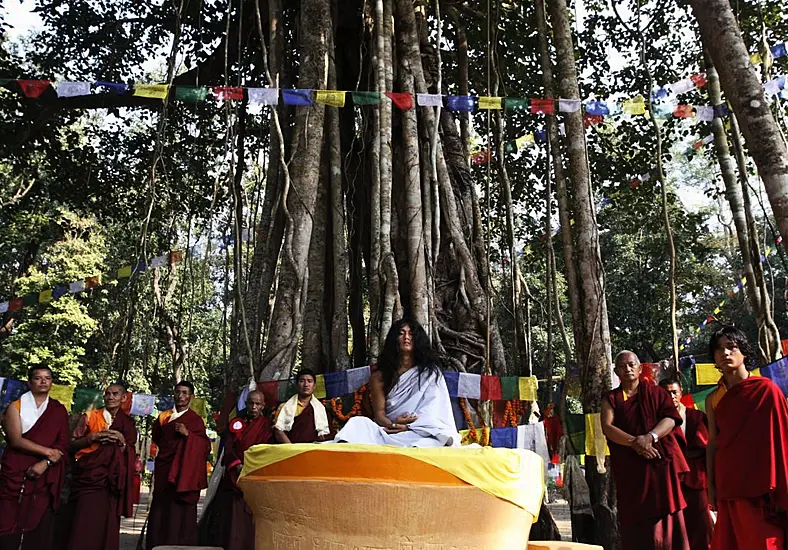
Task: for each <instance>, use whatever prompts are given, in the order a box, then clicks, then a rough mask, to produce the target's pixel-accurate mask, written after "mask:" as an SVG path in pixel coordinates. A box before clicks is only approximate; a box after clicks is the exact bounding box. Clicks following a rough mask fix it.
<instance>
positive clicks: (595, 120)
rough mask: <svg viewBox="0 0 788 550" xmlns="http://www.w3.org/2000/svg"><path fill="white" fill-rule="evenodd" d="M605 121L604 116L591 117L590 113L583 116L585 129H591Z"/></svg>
mask: <svg viewBox="0 0 788 550" xmlns="http://www.w3.org/2000/svg"><path fill="white" fill-rule="evenodd" d="M604 121H605V117H603V116H602V115H589V114H588V113H586V114H584V115H583V127H584V128H590V127H591V126H596V125H597V124H600V123H602V122H604Z"/></svg>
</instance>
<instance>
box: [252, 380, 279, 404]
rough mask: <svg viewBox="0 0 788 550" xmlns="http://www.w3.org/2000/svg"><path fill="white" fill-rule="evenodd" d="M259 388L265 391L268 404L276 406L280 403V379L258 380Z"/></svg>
mask: <svg viewBox="0 0 788 550" xmlns="http://www.w3.org/2000/svg"><path fill="white" fill-rule="evenodd" d="M257 389H258V390H260V391H261V392H263V395H264V396H265V404H266V405H269V406H271V407H276V406H277V405H278V404H279V381H277V380H271V381H269V382H258V383H257Z"/></svg>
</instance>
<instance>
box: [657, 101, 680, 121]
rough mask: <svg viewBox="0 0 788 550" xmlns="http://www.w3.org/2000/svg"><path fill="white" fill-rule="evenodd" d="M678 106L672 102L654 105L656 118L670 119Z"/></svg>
mask: <svg viewBox="0 0 788 550" xmlns="http://www.w3.org/2000/svg"><path fill="white" fill-rule="evenodd" d="M676 108H677V105H675V104H673V103H670V102H662V103H656V104H654V118H670V117H671V116H673V112H674V111H675V110H676Z"/></svg>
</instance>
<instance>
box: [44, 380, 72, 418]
mask: <svg viewBox="0 0 788 550" xmlns="http://www.w3.org/2000/svg"><path fill="white" fill-rule="evenodd" d="M75 389H76V386H66V385H61V384H52V389H50V390H49V397H50V398H52V399H54V400H56V401H60V404H61V405H63V406H64V407H65V408H66V410H67V411H68V412H71V401H73V399H74V390H75Z"/></svg>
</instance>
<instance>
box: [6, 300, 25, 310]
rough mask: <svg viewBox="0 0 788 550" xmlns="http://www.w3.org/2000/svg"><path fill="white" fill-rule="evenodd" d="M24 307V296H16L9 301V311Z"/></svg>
mask: <svg viewBox="0 0 788 550" xmlns="http://www.w3.org/2000/svg"><path fill="white" fill-rule="evenodd" d="M20 309H22V298H19V297H17V298H14V299H13V300H11V301H10V302H8V311H19V310H20Z"/></svg>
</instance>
